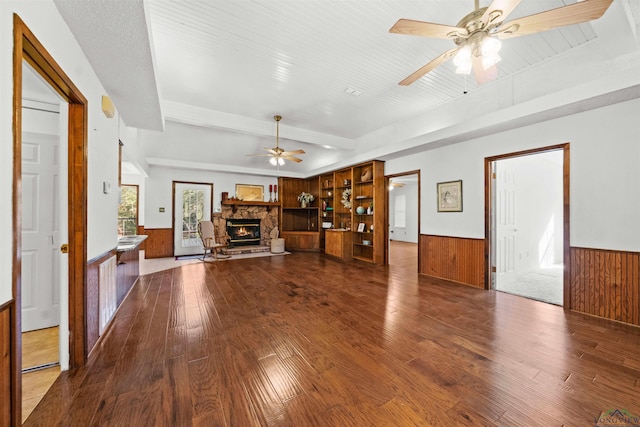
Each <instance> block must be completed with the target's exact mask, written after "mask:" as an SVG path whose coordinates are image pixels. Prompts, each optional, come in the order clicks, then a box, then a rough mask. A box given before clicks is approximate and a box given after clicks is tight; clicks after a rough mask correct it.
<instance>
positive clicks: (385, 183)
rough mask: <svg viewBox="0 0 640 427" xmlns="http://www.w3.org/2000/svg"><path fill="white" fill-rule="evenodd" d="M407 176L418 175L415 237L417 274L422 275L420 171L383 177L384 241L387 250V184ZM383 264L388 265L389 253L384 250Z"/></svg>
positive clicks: (388, 198)
mask: <svg viewBox="0 0 640 427" xmlns="http://www.w3.org/2000/svg"><path fill="white" fill-rule="evenodd" d="M407 175H418V235H417V236H416V239H417V242H418V273H424V272H423V271H422V262H421V260H422V255H421V254H422V245H421V244H420V241H421V235H420V218H421V215H420V207H421V206H422V202H421V200H420V197H421V195H422V192H421V191H420V185H421V182H422V180H421V178H420V169H415V170H412V171H407V172H400V173H395V174H390V175H385V176H384V207H385V208H384V224H385V227H384V241H385V244H386V245H387V248H388V247H389V215H390V214H389V210H390V209H391V206H389V200H390V197H389V182H390V181H391V179H392V178H398V177H400V176H407ZM384 264H385V265H388V264H389V251H388V250H386V251H384Z"/></svg>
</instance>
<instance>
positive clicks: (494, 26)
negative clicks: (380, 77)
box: [389, 0, 613, 86]
mask: <svg viewBox="0 0 640 427" xmlns="http://www.w3.org/2000/svg"><path fill="white" fill-rule="evenodd" d="M520 1H521V0H494V1H493V2H492V3H491V4H490V5H489V7H483V8H480V7H479V0H475V10H474V11H473V12H471V13H469V14H468V15H466V16H465V17H464V18H462V19H461V20H460V22H458V24H457V25H456V26H451V25H444V24H433V23H431V22H422V21H414V20H410V19H400V20H398V22H396V23H395V25H394V26H393V27H391V29H390V30H389V32H391V33H396V34H407V35H414V36H424V37H435V38H440V39H450V40H453V42H454V43H455V44H456V45H457V47H454V48H453V49H450V50H448V51H446V52H444V53H443V54H441V55H440V56H438V57H437V58H435V59H433V60H432V61H431V62H429V63H428V64H426V65H424V66H423V67H421V68H420V69H418V70H417V71H415V72H414V73H413V74H411V75H409V76H408V77H407V78H406V79H404V80H402V81H401V82H400V83H399V84H400V85H403V86H408V85H410V84H411V83H413V82H415V81H416V80H418V79H419V78H421V77H422V76H424V75H425V74H427V73H429V72H430V71H432V70H433V69H435V68H436V67H438V66H439V65H441V64H443V63H444V62H446V61H448V60H449V59H451V58H454V59H453V60H454V64H455V66H456V73H459V74H470V73H471V70H473V72H474V75H475V78H476V81H477V82H478V84H484V83H486V82H489V81H491V80H493V79H495V78H496V77H497V74H498V73H497V69H496V63H497V62H498V61H499V60H500V56H499V55H498V50H499V49H500V44H501V43H500V40H502V39H509V38H514V37H520V36H525V35H528V34H534V33H539V32H542V31H547V30H551V29H553V28H557V27H563V26H566V25H573V24H580V23H582V22H587V21H591V20H594V19H598V18H600V17H601V16H602V15H603V14H604V13H605V12H606V10H607V9H608V8H609V5H610V4H611V3H612V2H613V0H584V1H579V2H578V3H574V4H570V5H568V6H563V7H559V8H556V9H551V10H547V11H544V12H541V13H537V14H534V15H529V16H524V17H522V18H516V19H514V20H512V21H509V22H506V23H505V22H504V21H505V19H506V18H507V16H508V15H509V14H510V13H511V12H512V11H513V9H515V8H516V6H518V4H519V3H520Z"/></svg>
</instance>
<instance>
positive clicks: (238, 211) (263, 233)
mask: <svg viewBox="0 0 640 427" xmlns="http://www.w3.org/2000/svg"><path fill="white" fill-rule="evenodd" d="M235 219H241V220H259V224H260V230H259V244H258V245H259V246H268V244H269V236H270V233H271V230H273V229H274V228H276V227H277V226H278V207H277V206H258V205H231V206H229V205H222V211H221V212H214V213H213V224H214V225H215V228H216V230H217V232H218V233H219V235H218V236H217V237H218V239H219V241H222V240H223V239H224V238H225V234H226V233H227V220H235ZM229 236H231V234H229ZM254 244H255V243H254ZM246 247H247V248H251V247H253V245H249V246H246Z"/></svg>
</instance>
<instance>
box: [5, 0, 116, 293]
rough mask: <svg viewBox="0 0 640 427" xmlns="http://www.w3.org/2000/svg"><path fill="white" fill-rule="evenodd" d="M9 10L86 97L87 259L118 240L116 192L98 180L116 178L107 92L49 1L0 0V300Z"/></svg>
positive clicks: (8, 151)
mask: <svg viewBox="0 0 640 427" xmlns="http://www.w3.org/2000/svg"><path fill="white" fill-rule="evenodd" d="M13 13H17V14H18V15H19V16H20V17H21V18H22V20H23V21H24V22H25V24H26V25H27V26H28V27H29V28H30V29H31V31H32V32H33V33H34V34H35V36H36V37H37V38H38V40H40V42H41V43H42V44H43V45H44V46H45V48H46V49H47V51H48V52H49V53H50V54H51V56H52V57H53V58H54V59H55V60H56V62H57V63H58V64H59V65H60V66H61V67H62V69H63V70H64V71H65V73H66V74H67V75H68V76H69V77H70V78H71V80H72V81H73V82H74V84H75V85H76V86H77V87H78V89H79V90H80V91H81V92H82V94H83V95H84V96H85V98H87V100H88V105H89V114H88V127H89V133H88V136H87V138H88V145H89V147H88V162H89V164H88V169H89V172H88V183H87V184H88V188H89V192H88V233H87V241H88V242H87V243H88V248H87V251H88V252H87V255H88V258H89V259H91V258H93V257H95V256H98V255H99V254H102V253H104V252H106V251H108V250H110V249H111V248H113V247H115V245H116V243H117V228H116V224H117V206H118V192H117V191H112V192H111V193H110V194H103V193H102V182H103V181H107V182H110V183H111V188H112V190H114V189H116V188H117V182H118V176H117V174H118V122H117V120H115V119H107V118H106V117H105V116H104V115H103V113H102V111H101V97H102V95H104V94H106V92H105V90H104V88H103V87H102V85H101V84H100V82H99V81H98V79H97V77H96V75H95V73H94V72H93V70H92V69H91V66H90V65H89V63H88V61H87V59H86V58H85V56H84V55H83V53H82V51H81V49H80V47H79V46H78V44H77V43H76V41H75V39H74V37H73V36H72V35H71V33H70V31H69V30H68V28H67V26H66V24H65V23H64V21H63V20H62V18H61V17H60V15H59V13H58V10H57V9H56V7H55V6H54V4H53V2H52V1H51V0H37V1H33V0H20V1H8V0H3V1H2V2H1V3H0V304H2V303H4V302H6V301H8V300H9V299H11V298H12V289H11V282H12V279H11V273H12V265H11V260H12V253H13V247H12V240H13V239H12V236H13V215H12V205H13V202H12V188H13V183H12V179H13V160H12V159H13V145H12V141H13V135H12V120H13V118H12V111H13V106H12V99H13V96H12V93H13V72H12V70H13Z"/></svg>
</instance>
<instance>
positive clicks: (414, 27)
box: [389, 19, 469, 39]
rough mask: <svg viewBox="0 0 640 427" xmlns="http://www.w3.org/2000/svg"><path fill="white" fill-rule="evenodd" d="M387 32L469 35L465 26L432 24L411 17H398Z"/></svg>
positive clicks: (447, 35)
mask: <svg viewBox="0 0 640 427" xmlns="http://www.w3.org/2000/svg"><path fill="white" fill-rule="evenodd" d="M389 32H390V33H395V34H407V35H410V36H424V37H435V38H439V39H454V38H456V37H463V38H466V37H467V36H468V35H469V32H468V31H467V30H466V29H465V28H461V27H454V26H451V25H442V24H432V23H431V22H422V21H414V20H411V19H399V20H398V22H396V23H395V24H394V25H393V27H391V28H390V29H389Z"/></svg>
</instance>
